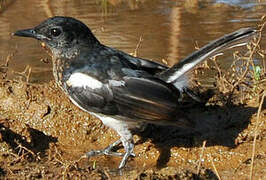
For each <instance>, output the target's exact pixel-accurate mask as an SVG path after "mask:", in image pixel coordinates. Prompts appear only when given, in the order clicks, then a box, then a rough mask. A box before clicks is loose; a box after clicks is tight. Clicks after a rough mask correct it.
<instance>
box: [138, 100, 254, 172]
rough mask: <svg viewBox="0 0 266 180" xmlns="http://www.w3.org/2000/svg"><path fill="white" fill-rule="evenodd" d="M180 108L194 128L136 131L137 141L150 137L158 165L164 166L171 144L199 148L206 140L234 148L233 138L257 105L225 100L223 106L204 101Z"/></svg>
mask: <svg viewBox="0 0 266 180" xmlns="http://www.w3.org/2000/svg"><path fill="white" fill-rule="evenodd" d="M183 110H184V111H185V112H186V114H187V116H188V117H189V118H190V119H191V120H193V121H194V122H195V124H196V126H195V131H194V130H190V129H180V128H178V127H173V126H156V125H148V126H147V127H146V129H145V131H142V132H136V134H138V135H139V136H140V137H141V139H140V140H139V141H138V142H136V144H141V143H143V142H145V141H146V140H147V139H150V140H151V141H152V143H154V145H155V147H156V148H157V149H158V150H159V152H160V156H159V158H158V160H157V167H158V168H163V167H165V166H166V165H167V163H168V161H169V159H170V157H171V153H170V149H171V148H172V147H201V146H202V144H203V142H204V141H206V142H207V144H206V146H216V145H219V146H225V147H229V148H234V147H236V146H237V144H236V143H235V140H236V138H237V137H238V135H239V133H241V132H242V131H243V130H244V129H246V128H247V126H248V124H249V123H250V118H251V116H252V115H253V114H254V113H255V112H256V111H257V108H253V107H246V106H244V105H241V104H239V105H234V104H232V103H231V101H228V103H226V104H224V105H208V106H206V105H205V104H204V103H198V104H197V103H196V104H193V105H191V106H186V107H185V109H183Z"/></svg>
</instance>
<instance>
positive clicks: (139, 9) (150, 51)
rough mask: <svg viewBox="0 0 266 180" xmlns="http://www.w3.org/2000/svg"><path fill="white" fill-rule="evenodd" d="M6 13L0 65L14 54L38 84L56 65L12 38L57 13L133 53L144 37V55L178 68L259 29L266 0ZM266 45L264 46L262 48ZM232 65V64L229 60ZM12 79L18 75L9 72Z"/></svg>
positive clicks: (16, 64) (37, 7)
mask: <svg viewBox="0 0 266 180" xmlns="http://www.w3.org/2000/svg"><path fill="white" fill-rule="evenodd" d="M1 2H2V3H1V11H0V12H1V13H0V47H1V48H0V58H1V59H0V61H1V63H3V62H4V61H5V59H6V57H7V56H8V55H10V54H14V56H13V57H12V60H11V62H10V67H11V69H12V70H15V71H22V70H23V69H24V68H25V67H26V66H27V65H30V66H32V67H33V68H32V75H31V81H32V82H43V81H49V80H50V79H51V78H52V74H51V64H49V63H48V64H45V63H43V62H41V61H40V60H41V59H46V58H48V56H47V55H46V53H45V52H44V51H43V50H42V49H41V48H40V46H39V43H38V42H37V41H35V40H31V39H25V38H24V39H22V38H17V37H11V35H10V34H11V33H12V32H14V31H15V30H18V29H22V28H28V27H32V26H35V25H37V24H38V23H40V22H41V21H43V20H44V19H46V18H47V17H51V16H54V15H63V16H73V17H75V18H78V19H80V20H81V21H83V22H84V23H86V24H87V25H88V26H89V27H90V28H91V29H92V30H93V32H94V33H95V35H96V36H97V37H98V39H99V40H100V41H101V42H102V43H104V44H106V45H109V46H112V47H115V48H118V49H121V50H123V51H126V52H128V53H132V52H134V51H135V48H136V46H137V44H138V42H139V40H140V38H142V39H143V40H142V43H141V46H140V48H139V50H138V56H140V57H144V58H149V59H153V60H155V61H159V62H160V61H161V60H162V59H165V60H167V62H168V64H169V65H172V64H174V63H175V62H177V61H179V60H180V59H182V58H184V57H185V56H186V55H188V54H189V53H191V52H192V51H194V50H195V46H200V47H201V46H203V45H204V44H206V43H208V42H209V41H210V40H213V39H215V38H217V37H219V36H221V35H223V34H225V33H228V32H231V31H233V30H236V29H238V28H241V27H247V26H256V25H257V24H258V23H259V22H260V17H261V16H262V15H263V14H264V13H265V9H266V1H264V0H261V1H260V2H258V1H257V0H241V1H240V0H231V1H230V0H217V1H209V0H206V1H197V0H187V1H173V0H164V1H160V0H152V1H151V0H140V1H131V0H130V1H122V0H88V1H84V0H74V1H73V0H61V1H48V0H45V1H35V0H23V1H22V0H17V1H16V0H2V1H1ZM264 42H265V43H266V41H264ZM262 45H263V44H262ZM225 63H230V61H229V60H228V61H225ZM9 75H10V77H12V73H11V72H10V73H9Z"/></svg>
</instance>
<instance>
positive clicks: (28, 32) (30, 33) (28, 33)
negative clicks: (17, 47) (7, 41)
mask: <svg viewBox="0 0 266 180" xmlns="http://www.w3.org/2000/svg"><path fill="white" fill-rule="evenodd" d="M13 35H14V36H22V37H32V38H36V32H35V31H34V30H33V29H23V30H18V31H16V32H15V33H13Z"/></svg>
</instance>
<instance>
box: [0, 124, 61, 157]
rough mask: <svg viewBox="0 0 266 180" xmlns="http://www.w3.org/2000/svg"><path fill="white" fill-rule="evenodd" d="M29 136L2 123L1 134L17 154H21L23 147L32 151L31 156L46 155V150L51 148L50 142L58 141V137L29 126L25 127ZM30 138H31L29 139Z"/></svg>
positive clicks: (0, 126)
mask: <svg viewBox="0 0 266 180" xmlns="http://www.w3.org/2000/svg"><path fill="white" fill-rule="evenodd" d="M25 130H26V131H27V132H26V133H25V134H27V136H23V135H21V134H18V133H16V132H15V131H13V130H12V129H10V128H9V127H8V125H5V124H4V123H0V135H1V138H2V140H3V141H4V142H6V143H7V144H8V145H9V146H10V147H11V149H13V151H14V152H15V153H16V154H20V152H21V149H24V150H25V151H28V152H30V153H29V155H30V156H29V157H32V156H33V155H39V156H41V157H42V156H45V151H46V150H47V149H49V144H50V143H55V142H57V138H55V137H52V136H48V135H45V134H44V133H43V132H41V131H39V130H37V129H34V128H31V127H27V128H26V129H25ZM27 139H29V140H27Z"/></svg>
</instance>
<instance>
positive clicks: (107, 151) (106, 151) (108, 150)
mask: <svg viewBox="0 0 266 180" xmlns="http://www.w3.org/2000/svg"><path fill="white" fill-rule="evenodd" d="M120 143H121V139H119V140H117V141H115V142H114V143H112V144H110V145H109V146H107V147H106V148H104V149H102V150H94V151H90V152H87V153H86V154H85V156H86V157H87V158H89V157H92V156H97V155H103V154H105V155H110V156H123V155H124V153H119V152H113V151H112V149H113V148H114V147H115V146H117V145H118V144H120Z"/></svg>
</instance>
